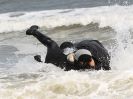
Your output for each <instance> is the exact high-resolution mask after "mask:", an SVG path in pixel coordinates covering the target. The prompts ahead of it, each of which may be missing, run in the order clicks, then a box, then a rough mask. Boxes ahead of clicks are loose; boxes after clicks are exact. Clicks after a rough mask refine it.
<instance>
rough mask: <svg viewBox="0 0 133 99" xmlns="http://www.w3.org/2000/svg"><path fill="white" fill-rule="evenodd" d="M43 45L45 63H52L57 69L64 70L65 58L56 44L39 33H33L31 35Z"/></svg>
mask: <svg viewBox="0 0 133 99" xmlns="http://www.w3.org/2000/svg"><path fill="white" fill-rule="evenodd" d="M33 36H34V37H36V38H37V39H38V40H39V41H40V42H41V43H42V44H43V45H45V46H46V47H47V54H46V59H45V63H52V64H54V65H56V66H58V67H61V68H64V66H65V65H66V60H67V59H66V56H65V55H64V54H63V52H62V51H61V49H60V48H59V46H58V44H57V43H56V42H55V41H53V40H52V39H51V38H49V37H47V36H46V35H44V34H42V33H40V32H39V31H37V30H36V31H34V34H33Z"/></svg>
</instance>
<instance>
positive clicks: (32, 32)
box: [26, 25, 39, 35]
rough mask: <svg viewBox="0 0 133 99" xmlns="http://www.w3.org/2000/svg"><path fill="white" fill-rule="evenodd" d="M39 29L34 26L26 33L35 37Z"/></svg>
mask: <svg viewBox="0 0 133 99" xmlns="http://www.w3.org/2000/svg"><path fill="white" fill-rule="evenodd" d="M38 28H39V26H37V25H32V26H31V27H30V28H29V29H28V30H27V31H26V35H33V34H34V33H35V32H36V31H37V29H38Z"/></svg>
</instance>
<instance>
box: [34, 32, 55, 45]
mask: <svg viewBox="0 0 133 99" xmlns="http://www.w3.org/2000/svg"><path fill="white" fill-rule="evenodd" d="M33 36H34V37H36V38H37V39H38V40H39V41H40V42H41V43H42V44H43V45H45V46H47V47H51V46H52V45H53V43H55V44H56V42H55V41H53V40H52V39H51V38H49V37H48V36H46V35H44V34H42V33H40V32H39V31H37V30H36V31H34V34H33Z"/></svg>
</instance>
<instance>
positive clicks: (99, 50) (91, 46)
mask: <svg viewBox="0 0 133 99" xmlns="http://www.w3.org/2000/svg"><path fill="white" fill-rule="evenodd" d="M75 46H76V48H77V49H87V50H89V51H90V52H91V54H92V57H93V59H94V61H95V64H96V67H95V69H96V70H100V69H101V68H102V69H103V70H110V69H111V68H110V56H109V54H108V51H107V50H106V49H105V48H104V46H103V45H102V44H101V43H100V42H99V41H97V40H84V41H81V42H79V43H77V44H76V45H75Z"/></svg>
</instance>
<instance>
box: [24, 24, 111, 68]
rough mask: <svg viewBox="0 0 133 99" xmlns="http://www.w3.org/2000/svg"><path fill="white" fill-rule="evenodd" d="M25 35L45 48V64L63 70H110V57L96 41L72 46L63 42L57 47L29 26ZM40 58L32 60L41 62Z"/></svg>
mask: <svg viewBox="0 0 133 99" xmlns="http://www.w3.org/2000/svg"><path fill="white" fill-rule="evenodd" d="M26 34H27V35H33V36H34V37H36V38H37V39H38V40H39V41H40V42H41V43H42V44H43V45H45V46H46V47H47V54H46V59H45V63H52V64H54V65H56V66H58V67H61V68H65V70H71V69H73V70H80V69H95V70H100V69H101V68H102V69H103V70H110V69H111V68H110V66H109V63H110V57H109V54H108V52H107V50H106V49H105V48H104V46H103V45H102V44H101V43H100V42H99V41H97V40H84V41H81V42H79V43H76V44H73V43H72V42H63V43H62V44H61V46H60V47H59V46H58V44H57V43H56V42H55V41H53V40H52V39H51V38H49V37H47V36H46V35H44V34H42V33H40V32H39V31H38V26H35V25H34V26H31V27H30V28H29V29H28V30H27V31H26ZM39 57H40V56H38V55H37V56H35V57H34V58H35V59H36V60H37V61H39V62H41V60H40V58H39Z"/></svg>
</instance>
